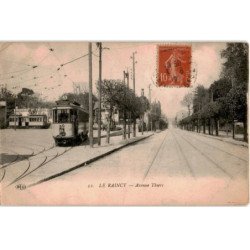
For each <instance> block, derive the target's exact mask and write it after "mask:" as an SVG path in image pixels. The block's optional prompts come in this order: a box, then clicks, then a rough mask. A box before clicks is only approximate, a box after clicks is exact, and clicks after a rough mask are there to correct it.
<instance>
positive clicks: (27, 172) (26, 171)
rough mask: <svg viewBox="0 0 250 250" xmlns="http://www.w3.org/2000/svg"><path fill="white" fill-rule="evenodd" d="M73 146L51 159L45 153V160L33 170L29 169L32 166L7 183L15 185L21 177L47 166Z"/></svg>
mask: <svg viewBox="0 0 250 250" xmlns="http://www.w3.org/2000/svg"><path fill="white" fill-rule="evenodd" d="M72 148H73V147H70V148H67V149H65V150H64V151H63V152H62V153H59V152H57V153H56V154H55V155H54V156H53V157H52V158H51V159H49V160H47V159H48V156H47V155H45V156H44V160H43V161H42V163H40V164H38V165H37V166H36V167H35V168H33V169H32V170H31V171H28V170H29V169H30V166H29V168H28V169H26V170H25V171H24V172H23V173H22V174H21V175H19V176H18V177H17V178H15V179H14V180H13V181H12V182H11V183H10V184H8V185H7V187H9V186H11V185H13V184H14V183H16V182H17V181H20V180H21V179H23V178H24V177H26V176H28V175H30V174H31V173H33V172H35V171H36V170H38V169H39V168H41V167H42V166H45V165H46V164H48V163H49V162H51V161H53V160H55V159H56V158H58V157H60V156H62V155H64V154H65V153H66V152H68V151H70V150H71V149H72Z"/></svg>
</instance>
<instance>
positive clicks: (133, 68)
mask: <svg viewBox="0 0 250 250" xmlns="http://www.w3.org/2000/svg"><path fill="white" fill-rule="evenodd" d="M136 53H137V52H136V51H135V52H133V54H132V56H131V57H130V58H131V59H132V70H133V72H132V74H133V90H134V93H135V64H136V63H137V61H135V54H136ZM133 137H136V119H134V120H133Z"/></svg>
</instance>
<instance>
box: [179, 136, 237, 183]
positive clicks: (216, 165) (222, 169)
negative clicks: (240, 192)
mask: <svg viewBox="0 0 250 250" xmlns="http://www.w3.org/2000/svg"><path fill="white" fill-rule="evenodd" d="M178 135H179V136H180V137H181V138H182V139H183V140H184V141H186V142H187V143H188V144H189V145H191V146H192V147H193V148H194V149H195V150H196V151H198V152H199V153H200V154H201V155H202V156H203V157H204V158H206V159H207V160H208V161H210V162H211V163H212V164H213V165H214V166H215V167H216V168H218V169H220V170H221V171H222V172H223V173H224V174H225V175H227V176H228V177H229V178H230V179H233V176H232V175H231V174H230V173H228V172H227V171H226V170H225V169H224V168H223V167H221V166H220V165H219V164H218V163H217V162H215V161H214V160H213V159H212V158H210V157H208V156H207V155H206V154H205V153H204V152H202V151H201V150H200V149H199V148H198V147H196V146H195V145H193V144H192V143H191V142H190V141H188V140H187V139H186V138H185V137H184V136H182V135H180V134H178Z"/></svg>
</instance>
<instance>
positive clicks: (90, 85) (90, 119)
mask: <svg viewBox="0 0 250 250" xmlns="http://www.w3.org/2000/svg"><path fill="white" fill-rule="evenodd" d="M92 100H93V98H92V43H89V144H90V147H93V101H92Z"/></svg>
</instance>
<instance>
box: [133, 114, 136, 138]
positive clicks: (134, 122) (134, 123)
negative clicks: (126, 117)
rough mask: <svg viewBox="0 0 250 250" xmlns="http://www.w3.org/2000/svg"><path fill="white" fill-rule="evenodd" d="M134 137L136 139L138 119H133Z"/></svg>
mask: <svg viewBox="0 0 250 250" xmlns="http://www.w3.org/2000/svg"><path fill="white" fill-rule="evenodd" d="M133 137H136V119H135V118H134V119H133Z"/></svg>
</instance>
